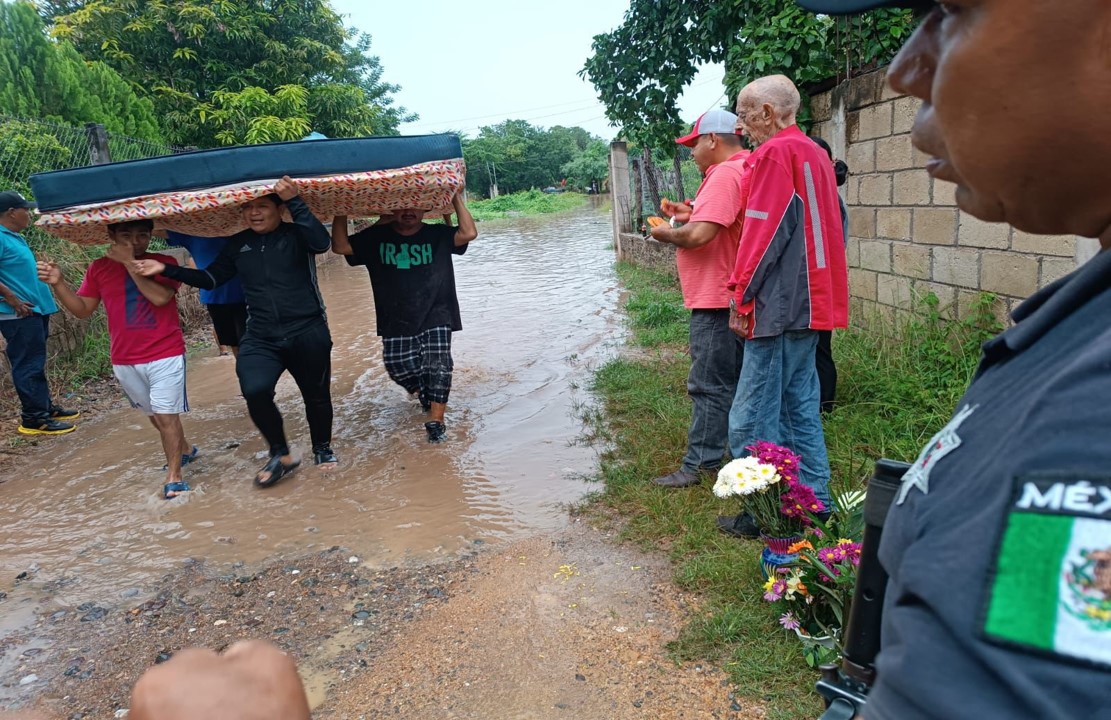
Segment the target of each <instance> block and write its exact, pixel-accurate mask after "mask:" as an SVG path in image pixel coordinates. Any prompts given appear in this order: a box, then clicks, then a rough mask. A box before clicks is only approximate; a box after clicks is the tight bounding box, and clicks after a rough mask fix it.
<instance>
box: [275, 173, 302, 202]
mask: <svg viewBox="0 0 1111 720" xmlns="http://www.w3.org/2000/svg"><path fill="white" fill-rule="evenodd" d="M274 192H276V193H278V197H280V198H281V199H282V201H283V202H285V201H287V200H292V199H293V198H295V197H297V196H298V195H300V194H301V188H299V187H297V183H295V182H293V179H292V178H291V177H289V176H288V175H285V176H283V177H282V179H281V180H279V181H278V183H277V184H276V185H275V186H274Z"/></svg>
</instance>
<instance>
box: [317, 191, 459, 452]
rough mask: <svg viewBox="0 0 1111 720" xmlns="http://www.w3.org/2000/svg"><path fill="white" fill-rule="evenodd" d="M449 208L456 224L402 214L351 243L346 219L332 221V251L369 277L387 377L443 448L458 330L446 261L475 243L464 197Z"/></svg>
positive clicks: (418, 212) (413, 210)
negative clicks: (419, 410) (412, 400)
mask: <svg viewBox="0 0 1111 720" xmlns="http://www.w3.org/2000/svg"><path fill="white" fill-rule="evenodd" d="M452 205H453V206H454V208H455V214H456V216H457V218H458V222H459V225H458V226H452V225H433V224H425V223H424V222H423V218H424V212H425V211H424V210H421V209H417V208H407V209H403V210H398V211H397V212H396V213H395V214H393V215H386V216H383V217H382V218H380V219H379V220H378V222H377V223H375V224H374V225H372V226H371V227H369V228H367V229H366V230H363V231H362V232H359V233H356V234H355V235H352V236H351V237H350V238H348V236H347V218H346V217H345V216H342V215H340V216H337V217H335V218H334V219H333V220H332V251H333V252H336V253H339V254H340V255H344V256H346V257H347V263H348V264H349V265H365V266H366V269H367V271H368V272H369V273H370V284H371V286H372V288H373V291H374V312H375V316H376V318H377V327H378V335H379V336H380V337H381V338H382V360H383V362H384V364H385V366H386V372H387V373H389V376H390V378H391V379H392V380H393V381H394V382H396V383H397V384H398V385H400V386H401V387H403V388H405V390H406V391H407V392H408V393H409V394H410V395H414V396H416V397H417V399H418V400H420V404H421V406H422V407H423V408H424V410H425V412H427V413H428V422H426V423H425V424H424V429H425V431H426V432H427V433H428V442H431V443H438V442H442V441H443V439H444V436H445V434H446V433H447V426H446V425H445V423H444V411H445V410H446V409H447V400H448V394H449V393H450V392H451V371H452V368H453V367H454V364H453V362H452V359H451V333H452V332H453V331H454V332H458V331H459V330H462V329H463V325H462V322H461V321H460V319H459V298H458V297H457V296H456V293H455V269H454V266H453V264H452V259H451V256H452V255H462V254H463V253H465V252H466V251H467V243H469V242H470V241H471V240H474V239H475V238H476V237H478V229H477V228H476V227H475V222H474V218H472V217H471V213H470V211H469V210H467V206H466V204H464V202H463V198H462V196H461V195H458V194H457V195H456V196H455V197H454V198H453V199H452Z"/></svg>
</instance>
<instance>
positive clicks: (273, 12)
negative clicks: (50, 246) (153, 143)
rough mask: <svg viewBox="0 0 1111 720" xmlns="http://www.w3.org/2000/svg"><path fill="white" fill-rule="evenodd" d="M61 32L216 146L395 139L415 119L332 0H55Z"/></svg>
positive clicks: (194, 135)
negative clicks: (312, 137) (309, 133)
mask: <svg viewBox="0 0 1111 720" xmlns="http://www.w3.org/2000/svg"><path fill="white" fill-rule="evenodd" d="M42 9H43V11H44V12H45V13H46V14H48V15H49V16H50V17H51V18H52V19H53V21H54V27H53V32H54V35H55V36H56V37H58V38H62V39H66V40H69V41H71V42H73V43H74V45H75V46H76V47H77V49H78V50H79V51H80V52H81V53H82V54H83V55H84V56H85V57H86V58H89V59H94V60H101V61H103V62H105V63H107V64H109V65H111V66H112V67H114V68H115V69H116V70H118V71H119V72H120V74H121V75H123V76H124V77H126V78H127V79H128V80H129V81H130V82H131V84H132V86H133V87H134V88H136V90H137V91H139V92H142V93H145V94H147V95H148V96H149V97H150V98H151V99H152V100H153V101H154V103H155V107H156V108H157V110H158V112H159V113H160V115H161V116H162V117H163V119H164V123H165V126H166V128H167V132H168V134H169V135H170V139H171V140H173V141H174V142H176V143H179V144H189V145H198V146H202V147H209V146H213V145H228V144H232V143H241V142H266V141H268V140H290V139H296V138H298V137H301V136H302V135H303V134H304V133H302V132H301V131H302V130H305V129H306V128H311V129H313V130H317V131H319V132H322V133H324V134H325V135H328V136H330V137H351V136H355V135H394V134H397V128H398V125H399V124H400V123H402V122H408V121H411V120H414V119H416V116H415V115H412V114H410V113H408V112H407V111H406V110H405V109H404V108H401V107H396V106H394V100H393V94H394V93H396V92H397V91H398V89H399V88H398V86H396V85H391V84H389V83H385V82H383V81H382V75H383V69H382V66H381V63H380V62H379V59H378V58H377V57H375V56H373V55H370V54H369V50H370V45H371V39H370V36H369V35H367V34H365V33H358V32H357V31H355V30H348V29H346V28H345V27H344V25H343V22H342V20H341V18H340V17H339V15H337V14H336V12H335V11H334V10H333V9H332V8H331V6H330V5H329V4H328V3H327V2H326V0H176V1H173V2H170V1H169V0H87V1H86V2H46V3H43V4H42Z"/></svg>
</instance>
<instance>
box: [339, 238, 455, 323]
mask: <svg viewBox="0 0 1111 720" xmlns="http://www.w3.org/2000/svg"><path fill="white" fill-rule="evenodd" d="M456 230H457V228H455V227H452V226H450V225H424V226H423V227H422V228H421V229H420V231H419V232H417V233H416V234H415V235H410V236H405V235H399V234H398V233H397V231H396V230H394V228H393V226H392V225H372V226H371V227H369V228H367V229H366V230H363V231H362V232H359V233H356V234H354V235H352V236H351V250H352V253H351V254H350V255H348V256H347V264H348V265H365V266H366V269H367V272H369V273H370V284H371V287H372V288H373V289H374V312H375V315H376V316H377V321H378V335H380V336H381V337H411V336H413V335H419V334H420V333H422V332H423V331H425V330H428V329H429V328H434V327H441V326H445V325H446V326H448V327H450V328H451V329H452V330H453V331H456V332H458V331H459V330H462V329H463V323H462V321H461V320H460V319H459V298H458V297H457V296H456V294H455V268H454V266H453V265H452V261H451V256H452V255H453V254H454V255H462V254H463V253H465V252H466V251H467V246H466V245H461V246H459V247H455V231H456Z"/></svg>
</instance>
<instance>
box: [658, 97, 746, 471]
mask: <svg viewBox="0 0 1111 720" xmlns="http://www.w3.org/2000/svg"><path fill="white" fill-rule="evenodd" d="M736 126H737V116H736V115H734V114H733V113H731V112H728V111H725V110H711V111H709V112H707V113H705V114H704V115H702V117H700V118H698V120H697V121H696V122H695V123H694V128H693V129H692V131H691V133H690V134H689V135H686V136H684V137H681V138H678V139H677V140H676V141H675V142H677V143H679V144H680V145H686V146H687V147H689V148H691V155H692V156H693V157H694V163H695V165H697V166H698V169H699V170H700V171H701V172H702V174H703V176H704V179H703V181H702V185H701V187H699V188H698V194H697V195H696V197H695V203H694V208H693V210H692V209H691V208H690V207H688V206H686V205H678V206H675V205H667V206H665V208H663V210H664V214H666V215H671V216H672V217H673V218H675V219H676V220H681V221H683V222H685V223H686V224H685V225H683V226H682V227H680V228H672V227H670V226H667V225H660V226H659V227H655V228H653V229H652V237H654V238H655V239H656V240H658V241H660V242H666V243H671V244H673V245H675V247H676V251H675V264H676V266H677V267H678V269H679V284H680V285H681V286H682V289H683V304H684V305H685V306H686V307H687V309H688V310H690V311H691V322H690V354H691V371H690V375H689V376H688V377H687V392H688V393H689V394H690V396H691V404H692V405H693V408H692V413H691V424H690V429H689V430H688V432H687V454H686V456H685V457H684V458H683V464H682V465H681V466H680V467H679V469H678V470H676V471H675V472H673V473H671V474H670V475H664V476H663V477H659V478H656V480H655V483H656V484H657V485H663V486H664V487H689V486H691V485H697V484H698V483H699V482H700V481H701V480H702V478H703V477H704V476H707V475H713V474H714V473H716V472H717V470H718V468H719V467H720V466H721V460H722V456H723V455H724V454H725V445H726V442H727V440H728V435H729V407H730V405H731V404H732V403H733V394H734V393H735V392H736V389H737V377H738V376H739V375H740V373H741V360H742V359H743V357H744V340H743V339H742V338H740V337H738V336H736V335H734V334H733V333H731V332H729V290H728V289H727V288H726V283H727V281H728V280H729V276H730V273H732V271H733V264H734V263H735V262H736V258H737V242H738V240H739V239H740V236H741V214H742V211H743V209H744V198H743V195H744V183H745V181H746V178H747V176H746V173H745V167H744V159H745V158H746V157H748V151H747V150H745V149H744V148H743V147H742V146H741V138H740V136H739V135H737V131H736ZM669 210H670V211H671V212H669Z"/></svg>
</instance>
